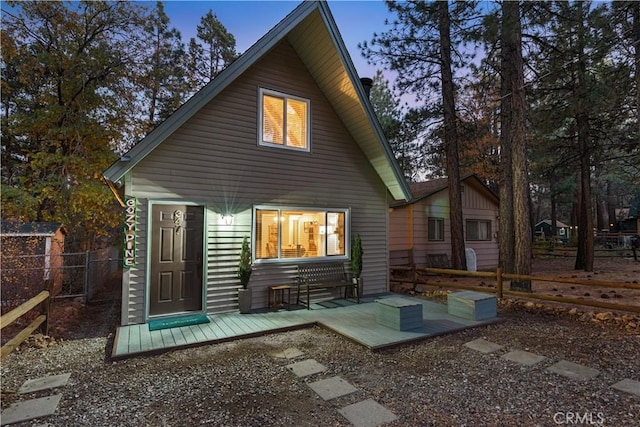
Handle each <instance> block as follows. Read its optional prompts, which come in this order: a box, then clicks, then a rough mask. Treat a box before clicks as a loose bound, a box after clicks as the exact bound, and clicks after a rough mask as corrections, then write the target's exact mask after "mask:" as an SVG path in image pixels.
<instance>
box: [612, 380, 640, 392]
mask: <svg viewBox="0 0 640 427" xmlns="http://www.w3.org/2000/svg"><path fill="white" fill-rule="evenodd" d="M611 387H612V388H615V389H616V390H620V391H624V392H627V393H631V394H635V395H636V396H640V381H635V380H630V379H628V378H625V379H624V380H622V381H618V382H617V383H615V384H614V385H612V386H611Z"/></svg>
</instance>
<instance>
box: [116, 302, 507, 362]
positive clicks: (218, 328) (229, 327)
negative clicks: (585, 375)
mask: <svg viewBox="0 0 640 427" xmlns="http://www.w3.org/2000/svg"><path fill="white" fill-rule="evenodd" d="M388 297H401V298H407V299H411V300H412V301H418V302H420V303H421V304H422V305H423V325H422V326H421V327H419V328H416V329H411V330H408V331H397V330H394V329H391V328H387V327H385V326H382V325H380V324H378V323H377V322H376V316H375V300H376V299H380V298H388ZM360 301H361V303H360V304H357V303H356V302H355V301H352V300H336V301H333V302H332V303H331V304H325V305H327V306H331V307H333V308H327V307H323V306H321V305H319V304H314V303H312V304H311V307H312V309H311V310H307V309H306V307H305V308H303V309H298V310H280V311H268V312H258V313H250V314H240V313H221V314H211V315H209V316H208V317H209V320H210V322H209V323H201V324H198V325H191V326H182V327H177V328H169V329H161V330H157V331H149V327H148V325H147V324H142V325H131V326H121V327H119V328H118V329H117V331H116V339H115V340H114V346H113V352H112V358H114V359H117V358H125V357H131V356H133V355H140V354H144V353H149V352H157V351H162V350H169V349H177V348H183V347H187V346H191V345H196V344H211V343H216V342H223V341H228V340H230V339H241V338H244V337H248V336H255V335H258V334H268V333H273V332H278V331H286V330H291V329H297V328H300V327H307V326H313V325H320V326H323V327H325V328H327V329H330V330H332V331H334V332H336V333H338V334H341V335H343V336H345V337H347V338H348V339H350V340H352V341H354V342H356V343H359V344H361V345H363V346H365V347H367V348H369V349H371V350H378V349H382V348H387V347H391V346H396V345H401V344H405V343H411V342H416V341H419V340H424V339H427V338H429V337H433V336H437V335H442V334H445V333H451V332H455V331H459V330H462V329H465V328H469V327H474V326H480V325H486V324H489V323H494V322H497V321H498V320H499V319H497V318H496V319H491V320H486V321H473V320H468V319H463V318H459V317H454V316H451V315H449V314H448V313H447V306H446V305H442V304H437V303H434V302H430V301H426V300H423V299H420V298H413V297H409V296H404V295H402V296H398V295H395V294H384V295H380V296H374V297H372V296H367V297H364V298H361V299H360Z"/></svg>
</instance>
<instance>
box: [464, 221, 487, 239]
mask: <svg viewBox="0 0 640 427" xmlns="http://www.w3.org/2000/svg"><path fill="white" fill-rule="evenodd" d="M465 228H466V234H467V240H491V221H487V220H481V219H468V220H467V222H466V227H465Z"/></svg>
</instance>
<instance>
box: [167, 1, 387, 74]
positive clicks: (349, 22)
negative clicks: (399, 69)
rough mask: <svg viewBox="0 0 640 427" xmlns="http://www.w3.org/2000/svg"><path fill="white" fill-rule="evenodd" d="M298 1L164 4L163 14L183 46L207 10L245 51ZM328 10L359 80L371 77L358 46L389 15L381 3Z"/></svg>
mask: <svg viewBox="0 0 640 427" xmlns="http://www.w3.org/2000/svg"><path fill="white" fill-rule="evenodd" d="M299 4H300V1H293V0H283V1H238V0H237V1H166V2H165V11H166V13H167V15H168V16H169V17H170V18H171V24H172V25H173V26H175V27H176V28H178V29H179V30H180V32H181V33H182V40H183V41H184V42H185V44H187V43H188V42H189V39H190V38H191V37H195V34H196V26H197V25H198V24H199V23H200V18H201V17H202V16H204V15H205V14H206V13H207V12H208V11H209V9H211V10H213V13H214V14H215V15H216V16H217V17H218V19H219V20H220V22H222V24H223V25H224V26H225V27H226V28H227V30H228V31H229V32H230V33H231V34H233V35H234V37H235V38H236V50H237V51H238V52H239V53H243V52H244V51H246V50H247V49H248V48H249V47H251V45H253V44H254V43H255V42H256V41H257V40H258V39H259V38H260V37H262V36H263V35H264V34H266V33H267V31H269V30H270V29H271V28H273V27H274V26H275V25H276V24H277V23H278V22H280V21H281V20H282V19H284V17H285V16H287V15H288V14H289V13H290V12H291V11H293V9H295V8H296V7H297V6H298V5H299ZM329 8H330V9H331V13H332V14H333V17H334V19H335V21H336V24H337V25H338V29H339V31H340V34H341V35H342V38H343V40H344V43H345V45H346V46H347V50H348V51H349V54H350V55H351V59H352V61H353V63H354V65H355V67H356V70H357V71H358V74H359V75H360V76H361V77H373V75H374V74H375V70H376V69H381V68H382V67H380V66H379V67H375V66H370V65H368V64H367V61H366V60H365V59H364V58H363V57H362V55H361V54H360V50H359V49H358V43H360V42H363V41H370V40H371V38H372V37H373V33H374V32H378V33H380V32H383V31H384V30H385V28H386V27H385V25H384V21H385V18H387V17H389V16H390V14H389V12H388V10H387V7H386V6H385V4H384V2H383V1H381V0H366V1H353V0H331V1H329Z"/></svg>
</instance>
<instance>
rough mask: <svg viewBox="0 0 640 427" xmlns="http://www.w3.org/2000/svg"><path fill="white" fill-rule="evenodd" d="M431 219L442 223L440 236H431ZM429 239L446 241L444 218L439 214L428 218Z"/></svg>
mask: <svg viewBox="0 0 640 427" xmlns="http://www.w3.org/2000/svg"><path fill="white" fill-rule="evenodd" d="M431 221H435V222H436V223H437V224H440V227H439V228H440V237H439V238H438V237H437V236H436V237H434V236H431ZM427 241H429V242H444V218H443V217H438V216H430V217H428V218H427Z"/></svg>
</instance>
